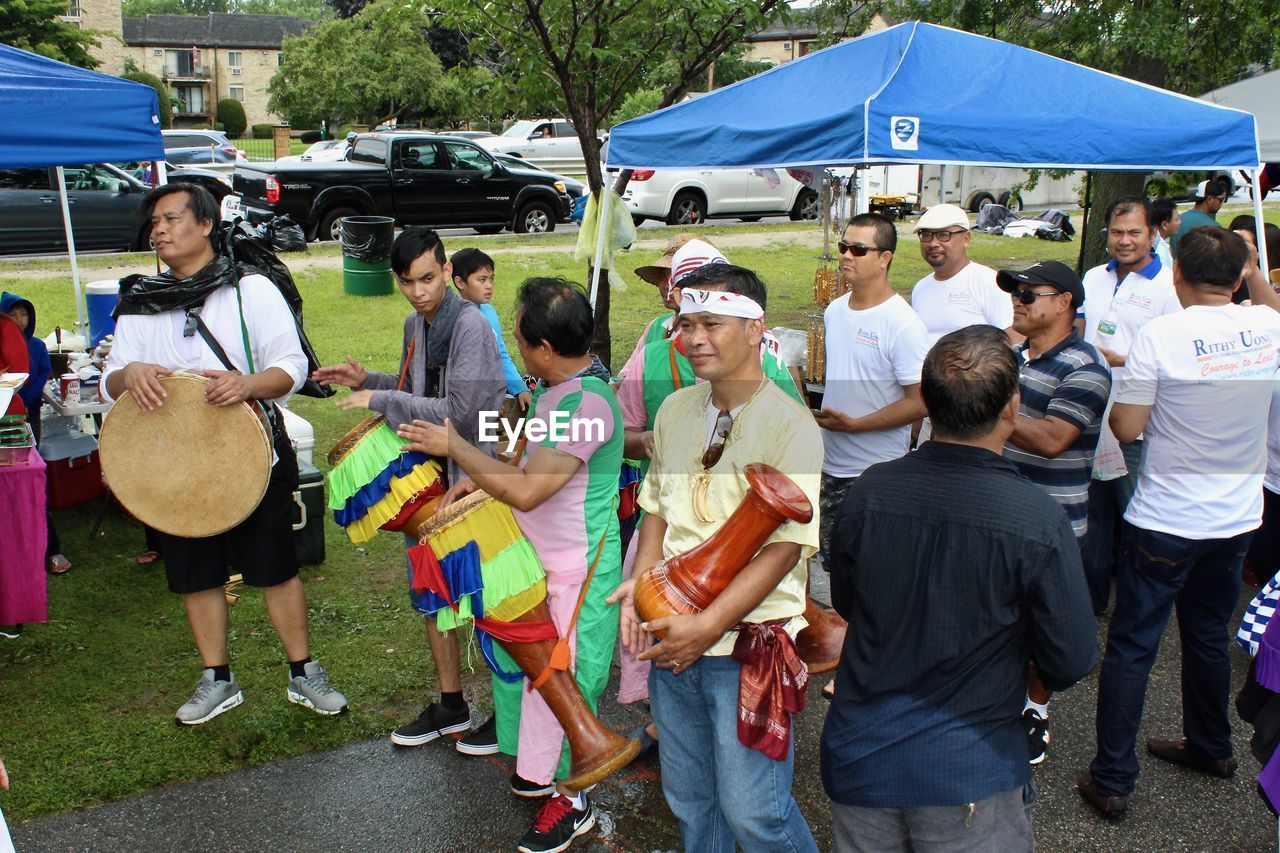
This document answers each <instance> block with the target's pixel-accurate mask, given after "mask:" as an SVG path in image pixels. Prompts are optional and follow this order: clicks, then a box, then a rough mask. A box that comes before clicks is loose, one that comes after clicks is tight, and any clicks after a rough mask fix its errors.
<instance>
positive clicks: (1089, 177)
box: [1076, 172, 1093, 275]
mask: <svg viewBox="0 0 1280 853" xmlns="http://www.w3.org/2000/svg"><path fill="white" fill-rule="evenodd" d="M1092 200H1093V172H1085V173H1084V218H1083V219H1081V220H1080V254H1079V256H1078V257H1077V258H1076V275H1082V272H1081V271H1082V270H1083V269H1084V246H1085V243H1087V242H1088V239H1089V232H1088V231H1087V230H1085V229H1087V228H1088V227H1089V204H1090V202H1091V201H1092Z"/></svg>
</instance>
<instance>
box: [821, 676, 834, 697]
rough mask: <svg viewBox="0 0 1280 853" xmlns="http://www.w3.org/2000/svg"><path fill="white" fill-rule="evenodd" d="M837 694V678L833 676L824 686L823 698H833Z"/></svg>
mask: <svg viewBox="0 0 1280 853" xmlns="http://www.w3.org/2000/svg"><path fill="white" fill-rule="evenodd" d="M835 695H836V680H835V679H834V678H833V679H831V680H830V681H828V682H827V684H826V686H825V687H823V688H822V698H823V699H828V700H829V699H833V698H834V697H835Z"/></svg>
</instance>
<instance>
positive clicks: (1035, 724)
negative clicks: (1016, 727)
mask: <svg viewBox="0 0 1280 853" xmlns="http://www.w3.org/2000/svg"><path fill="white" fill-rule="evenodd" d="M1022 726H1023V728H1025V729H1026V730H1027V760H1028V761H1030V762H1031V763H1032V764H1033V765H1035V764H1040V763H1041V762H1042V761H1044V759H1045V756H1047V755H1048V753H1049V720H1048V718H1047V717H1042V716H1040V714H1039V713H1038V712H1037V711H1036V709H1035V708H1028V709H1027V710H1025V711H1023V712H1022Z"/></svg>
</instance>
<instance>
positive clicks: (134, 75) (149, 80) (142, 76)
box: [120, 60, 173, 130]
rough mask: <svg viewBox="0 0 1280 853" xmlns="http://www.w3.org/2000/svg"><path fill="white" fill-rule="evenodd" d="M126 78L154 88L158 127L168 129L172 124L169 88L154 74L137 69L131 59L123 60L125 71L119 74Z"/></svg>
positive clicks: (171, 101) (171, 99) (171, 103)
mask: <svg viewBox="0 0 1280 853" xmlns="http://www.w3.org/2000/svg"><path fill="white" fill-rule="evenodd" d="M120 76H121V77H123V78H124V79H126V80H132V81H134V82H135V83H143V84H145V85H147V86H150V87H151V88H152V89H155V90H156V99H157V100H158V101H159V102H160V127H161V128H162V129H166V130H167V129H168V128H169V127H170V126H172V124H173V112H172V110H171V107H172V105H173V98H172V97H170V95H169V90H168V89H166V88H165V85H164V83H163V82H162V81H161V80H160V78H159V77H157V76H156V75H154V74H148V73H147V72H145V71H139V70H138V66H137V65H135V64H134V63H133V60H126V61H125V71H124V73H123V74H121V75H120Z"/></svg>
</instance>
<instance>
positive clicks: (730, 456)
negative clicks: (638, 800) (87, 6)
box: [610, 289, 822, 851]
mask: <svg viewBox="0 0 1280 853" xmlns="http://www.w3.org/2000/svg"><path fill="white" fill-rule="evenodd" d="M763 316H764V310H763V309H762V308H761V306H760V305H759V304H758V303H757V302H755V301H754V300H752V299H750V298H749V297H746V296H743V295H740V294H735V293H724V292H712V291H699V290H696V289H686V290H684V292H683V294H682V296H681V306H680V316H679V317H678V319H677V325H678V328H679V330H680V337H681V339H682V340H683V341H684V346H685V351H686V353H687V354H688V357H689V361H690V363H691V364H692V366H693V371H694V373H695V374H697V376H698V377H699V378H701V379H706V380H709V382H708V383H706V384H700V385H694V386H690V387H687V388H682V389H681V390H679V391H676V392H675V393H674V394H672V395H671V396H669V397H667V398H666V400H664V401H663V404H662V408H661V409H659V411H658V417H657V420H656V422H655V424H654V440H653V453H652V456H651V461H650V467H649V472H648V474H647V476H646V477H645V480H644V485H643V486H642V487H641V491H640V505H641V507H642V508H643V509H644V511H645V513H646V516H645V520H644V523H643V524H641V525H640V529H639V532H638V533H637V536H638V537H639V540H640V541H639V545H638V546H637V553H636V566H637V568H639V567H649V566H654V564H656V563H659V562H660V561H663V560H664V559H665V560H668V561H671V560H672V558H675V557H676V556H677V555H682V554H685V553H686V552H688V551H690V550H691V549H694V548H696V547H698V546H700V545H702V544H703V543H706V542H707V541H708V540H709V539H712V537H713V536H714V535H716V534H720V533H723V534H726V535H727V538H729V539H733V538H735V537H736V538H744V537H743V536H741V535H740V534H739V532H738V531H736V530H731V529H730V527H731V526H732V525H733V522H730V523H728V524H727V523H726V522H727V520H728V519H729V517H730V515H731V514H733V515H734V518H735V519H739V518H740V516H739V515H738V514H737V513H735V510H737V509H738V507H739V505H740V504H743V503H744V498H745V497H746V496H747V495H748V492H749V489H753V488H754V486H752V485H751V484H749V483H748V475H749V474H752V469H755V471H756V472H758V471H759V470H760V468H761V467H762V466H759V465H757V464H753V463H764V466H772V467H773V468H775V469H777V471H773V472H772V475H773V476H776V475H777V474H778V472H781V473H782V474H783V475H785V476H784V477H782V478H780V479H782V480H786V479H787V478H790V480H791V481H792V483H791V484H789V485H790V489H791V491H792V503H793V504H796V505H803V504H805V503H807V504H808V505H809V506H808V507H805V508H804V512H803V513H802V514H801V513H796V514H793V515H792V516H791V517H792V518H796V517H803V518H808V519H809V520H808V521H807V523H802V522H800V521H798V520H791V521H786V522H785V523H782V524H781V526H779V527H776V529H775V530H774V532H773V533H772V534H771V535H769V536H768V538H767V540H765V541H764V545H763V547H759V546H751V547H752V549H753V550H754V548H756V547H758V548H759V550H755V551H754V553H746V554H743V555H742V562H745V563H746V565H745V567H743V568H742V569H741V570H740V571H739V572H738V573H737V574H736V575H734V576H733V577H732V579H731V580H729V581H728V585H727V586H725V587H724V589H723V591H722V592H720V593H719V595H718V596H716V597H715V598H714V600H712V601H711V602H710V604H709V605H708V606H706V607H705V609H703V610H702V611H701V612H695V613H694V614H692V615H683V614H681V615H669V616H663V617H660V618H656V619H652V620H651V621H648V622H644V623H640V622H639V621H638V619H637V617H636V613H635V601H634V597H633V591H638V589H637V587H636V586H635V583H636V582H635V581H631V580H629V581H627V582H626V583H625V584H623V585H622V586H620V587H619V589H618V590H617V591H616V592H615V593H614V594H613V596H612V597H611V598H610V600H611V601H612V600H615V599H621V600H622V604H623V608H622V629H621V632H622V639H623V642H624V643H626V644H627V645H628V647H629V648H631V649H632V650H633V651H638V650H640V649H643V648H644V647H645V646H646V645H647V644H648V642H649V640H648V637H647V636H646V632H653V633H661V634H662V635H663V636H664V639H663V640H662V641H661V642H659V643H658V644H657V645H654V646H653V647H652V648H649V649H648V650H647V651H645V652H644V653H643V654H641V655H640V657H641V658H642V659H647V660H652V661H653V662H654V663H655V664H656V666H655V667H654V668H653V669H652V670H651V671H650V674H649V697H650V701H651V703H652V707H653V717H654V721H655V722H656V723H657V725H658V732H659V735H660V740H661V743H662V788H663V792H664V793H665V794H666V798H667V804H668V805H669V806H670V807H671V810H672V812H673V813H674V814H675V816H676V818H677V820H679V822H680V833H681V836H682V838H683V841H684V848H685V849H686V850H699V851H722V850H723V851H732V850H734V849H735V846H734V845H735V839H736V843H737V844H738V845H740V846H741V847H742V849H744V850H811V851H814V850H817V847H816V846H815V844H814V841H813V836H812V834H811V833H810V831H809V826H808V824H807V823H806V822H805V819H804V817H803V816H802V815H801V814H800V810H799V808H798V807H797V806H796V802H795V799H794V797H793V796H792V795H791V778H792V762H793V756H794V752H793V749H792V741H791V713H792V712H794V711H797V710H800V709H801V708H803V707H804V685H805V683H806V681H807V677H808V676H807V670H806V669H805V666H804V664H803V663H802V662H801V661H800V659H799V656H798V653H797V652H796V649H795V644H794V642H793V640H794V638H795V635H796V634H797V633H798V632H799V631H800V629H801V628H803V627H804V626H805V620H804V619H803V617H802V616H801V614H802V613H803V612H804V609H805V581H806V568H805V567H806V563H805V558H807V557H809V556H811V555H812V554H813V553H814V551H815V550H816V548H817V544H818V521H817V518H816V517H815V516H814V515H813V512H812V508H813V507H816V506H817V505H818V483H819V479H820V473H821V470H822V440H821V436H820V434H819V431H818V427H817V425H816V424H815V423H814V422H813V418H812V417H811V416H810V415H809V413H808V411H807V410H806V409H805V408H804V407H803V406H801V405H800V404H799V403H798V402H796V400H794V399H793V398H792V397H790V396H788V395H787V393H786V392H784V391H783V390H782V389H781V388H780V387H779V386H778V385H777V384H776V383H774V382H770V381H768V380H767V379H766V378H765V376H764V373H763V371H762V369H761V367H760V341H761V338H762V336H763V334H764V324H763V322H762V318H763ZM744 469H745V470H744ZM753 476H754V475H753ZM797 487H798V488H797ZM806 499H807V501H806ZM780 518H781V516H779V519H780ZM717 538H719V539H725V538H726V536H725V535H721V536H718V537H717ZM756 541H760V538H757V540H756ZM725 562H730V561H725ZM742 562H739V563H738V565H742ZM668 565H669V563H668ZM637 574H642V579H645V578H647V577H648V576H649V574H650V572H649V571H645V572H643V573H641V572H639V571H638V572H637ZM744 623H745V624H744ZM761 696H765V697H770V696H771V697H772V701H765V702H763V703H761V702H750V701H748V702H744V700H748V699H750V698H754V699H759V697H761Z"/></svg>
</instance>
